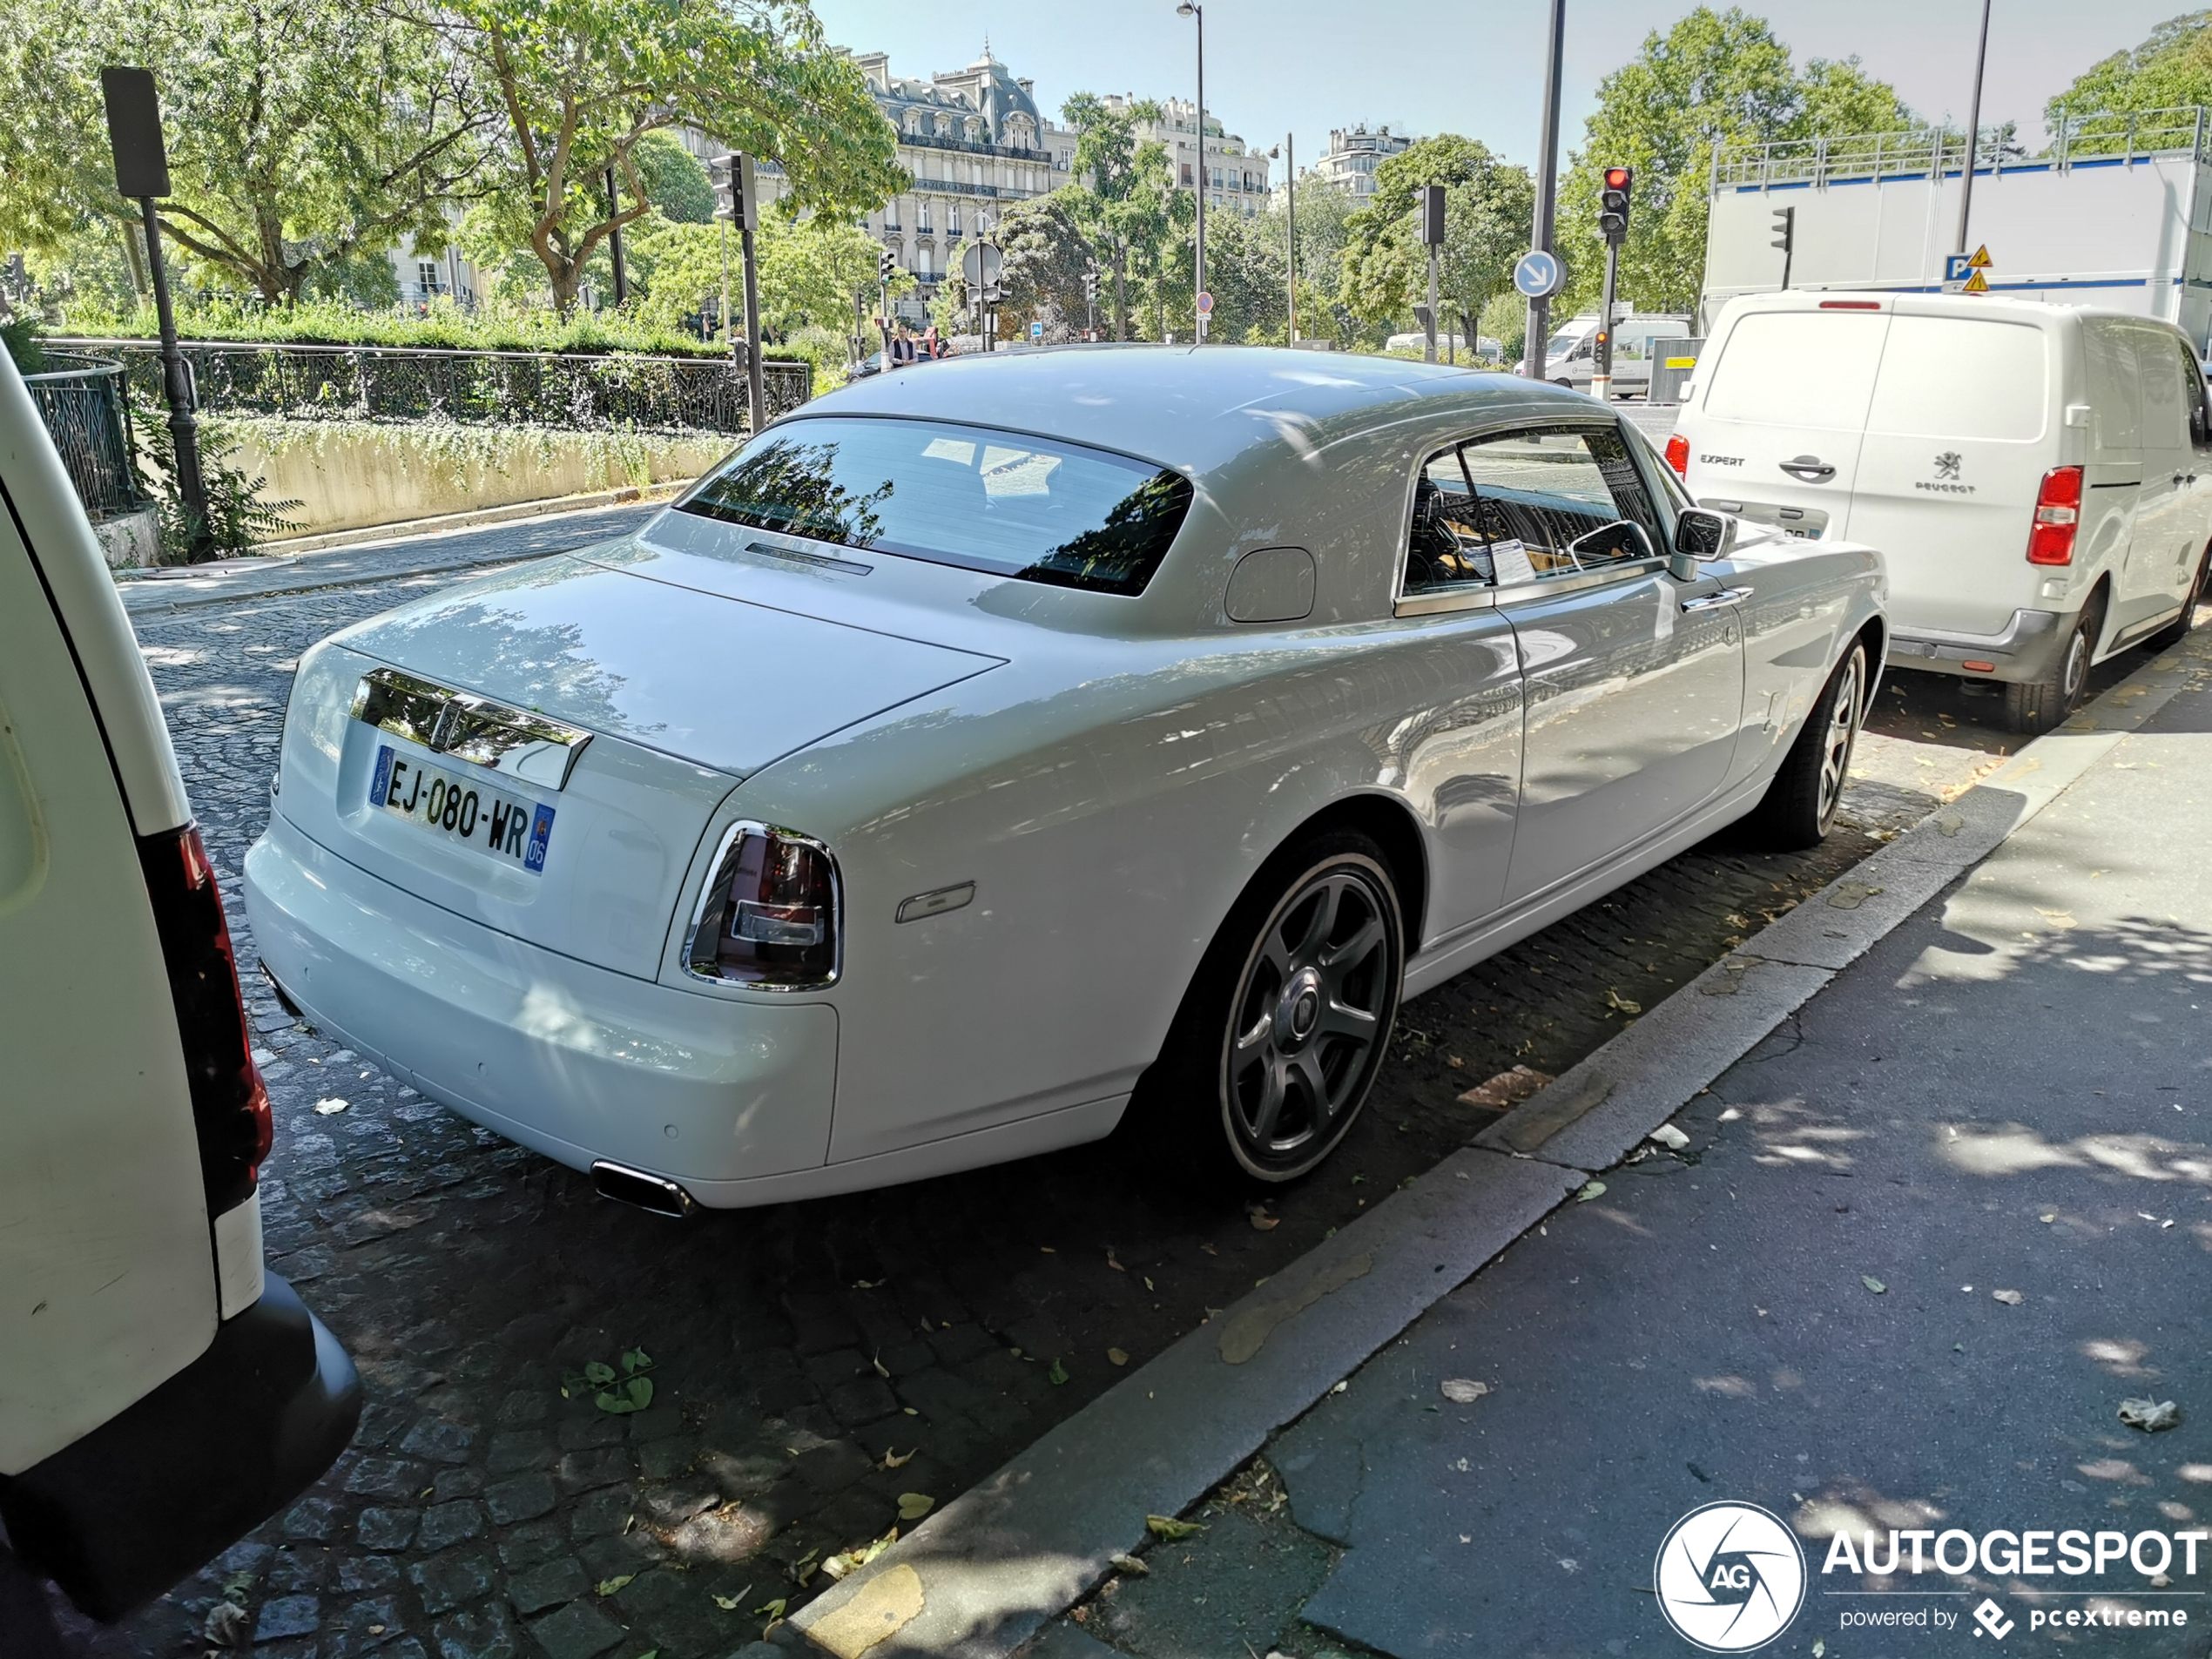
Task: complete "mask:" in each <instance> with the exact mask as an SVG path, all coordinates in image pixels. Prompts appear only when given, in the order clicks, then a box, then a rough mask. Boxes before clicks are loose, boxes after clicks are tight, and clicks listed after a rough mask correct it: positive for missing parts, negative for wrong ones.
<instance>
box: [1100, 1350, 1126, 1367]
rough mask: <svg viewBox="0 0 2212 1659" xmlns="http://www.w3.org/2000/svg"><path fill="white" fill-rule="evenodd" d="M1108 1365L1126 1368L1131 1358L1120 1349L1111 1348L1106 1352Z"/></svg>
mask: <svg viewBox="0 0 2212 1659" xmlns="http://www.w3.org/2000/svg"><path fill="white" fill-rule="evenodd" d="M1106 1363H1107V1364H1109V1365H1112V1366H1125V1365H1127V1364H1129V1356H1128V1355H1127V1354H1125V1353H1123V1352H1122V1351H1121V1350H1120V1349H1119V1348H1109V1349H1107V1350H1106Z"/></svg>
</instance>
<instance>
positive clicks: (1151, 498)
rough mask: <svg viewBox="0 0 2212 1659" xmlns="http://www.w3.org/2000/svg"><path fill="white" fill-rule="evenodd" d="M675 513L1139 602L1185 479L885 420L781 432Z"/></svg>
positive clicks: (1139, 465) (1168, 534) (803, 423)
mask: <svg viewBox="0 0 2212 1659" xmlns="http://www.w3.org/2000/svg"><path fill="white" fill-rule="evenodd" d="M677 506H678V508H679V509H682V510H683V511H685V512H689V513H698V514H701V515H703V516H706V517H709V518H719V519H725V520H727V521H729V522H730V523H736V524H745V525H750V526H752V528H754V529H764V530H780V531H783V532H786V534H789V535H792V536H806V537H809V538H810V539H812V540H814V541H818V542H827V543H831V544H832V545H833V546H837V547H853V548H866V549H869V550H873V551H875V552H880V553H894V554H898V555H900V556H904V557H907V558H914V559H927V560H929V561H930V562H931V563H936V564H956V565H960V566H961V567H963V568H965V569H968V570H990V571H995V572H996V573H998V574H1000V575H1001V576H1009V577H1019V578H1020V579H1022V581H1025V582H1046V583H1052V584H1054V585H1055V586H1058V587H1066V588H1087V589H1089V590H1093V591H1095V592H1100V593H1120V594H1134V593H1142V592H1143V590H1144V584H1145V583H1148V582H1150V580H1151V579H1152V573H1153V572H1154V571H1155V570H1158V569H1159V568H1160V561H1161V560H1162V559H1163V558H1164V557H1165V556H1167V550H1168V547H1169V544H1170V543H1172V542H1173V541H1174V540H1175V535H1176V531H1177V529H1181V528H1182V525H1183V519H1184V514H1185V513H1187V512H1188V511H1189V510H1190V481H1189V480H1187V479H1185V478H1184V477H1182V476H1181V475H1178V474H1176V473H1172V472H1169V471H1166V470H1164V469H1162V468H1159V467H1155V466H1152V465H1150V463H1148V462H1142V461H1135V460H1131V459H1130V458H1129V457H1128V456H1126V455H1112V454H1109V453H1107V452H1106V451H1104V450H1101V449H1093V448H1088V447H1086V446H1084V445H1082V444H1075V443H1064V442H1058V441H1056V440H1054V439H1049V438H1036V437H1030V436H1028V435H1024V434H1021V433H1012V432H1000V431H996V430H995V429H993V428H989V427H972V426H961V425H956V424H954V423H952V422H949V421H911V420H904V419H899V418H893V417H882V416H878V417H868V416H857V417H855V416H848V417H844V418H838V417H833V416H825V417H822V418H820V419H814V420H800V421H791V422H789V423H787V424H786V425H784V426H780V427H778V428H775V429H774V430H773V431H771V432H768V433H765V434H764V435H762V437H761V440H760V442H758V443H751V444H747V445H746V446H745V448H743V449H742V450H740V451H738V454H737V455H734V456H733V457H732V459H731V460H730V462H728V464H726V465H725V466H724V467H723V468H722V469H721V470H720V471H718V472H716V473H713V474H711V475H708V477H707V478H706V479H705V480H704V481H703V482H701V483H700V484H699V486H698V489H695V490H693V491H692V492H691V495H689V496H686V497H685V499H684V500H682V501H680V502H678V503H677Z"/></svg>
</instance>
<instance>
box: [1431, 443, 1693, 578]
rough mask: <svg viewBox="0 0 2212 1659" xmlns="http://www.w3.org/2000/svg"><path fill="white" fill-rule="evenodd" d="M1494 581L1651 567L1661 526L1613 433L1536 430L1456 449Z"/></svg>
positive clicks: (1649, 498)
mask: <svg viewBox="0 0 2212 1659" xmlns="http://www.w3.org/2000/svg"><path fill="white" fill-rule="evenodd" d="M1460 462H1461V464H1462V465H1464V466H1465V467H1466V469H1467V482H1468V483H1469V484H1470V485H1471V486H1472V487H1473V489H1474V497H1475V504H1476V515H1477V522H1478V523H1480V526H1481V528H1482V530H1483V532H1484V536H1485V543H1486V546H1487V549H1488V551H1489V554H1490V558H1491V563H1492V567H1493V569H1494V571H1495V573H1496V580H1497V581H1498V582H1499V583H1500V584H1501V585H1503V586H1508V587H1509V586H1511V585H1513V583H1515V582H1516V581H1522V582H1525V581H1529V580H1531V579H1534V578H1536V577H1551V576H1569V575H1575V574H1577V573H1580V572H1583V571H1588V570H1603V569H1604V568H1606V567H1607V566H1608V565H1614V564H1622V563H1628V562H1629V561H1632V560H1636V559H1644V558H1649V557H1651V556H1653V555H1655V554H1656V552H1657V551H1658V550H1659V519H1658V515H1657V514H1656V512H1655V511H1654V510H1653V508H1652V504H1651V497H1650V495H1649V491H1648V490H1647V489H1645V487H1644V482H1643V479H1642V477H1641V476H1640V475H1638V473H1637V471H1636V469H1635V462H1633V461H1631V460H1630V459H1629V450H1628V446H1627V444H1626V443H1624V442H1622V437H1621V434H1620V431H1619V429H1618V428H1611V427H1606V428H1552V429H1549V430H1544V429H1536V430H1531V431H1524V432H1509V433H1505V434H1502V435H1499V436H1497V437H1493V438H1481V439H1478V440H1476V441H1475V442H1472V443H1467V444H1462V445H1461V446H1460Z"/></svg>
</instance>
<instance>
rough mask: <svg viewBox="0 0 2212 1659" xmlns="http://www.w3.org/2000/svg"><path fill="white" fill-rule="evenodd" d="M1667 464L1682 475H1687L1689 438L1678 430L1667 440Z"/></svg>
mask: <svg viewBox="0 0 2212 1659" xmlns="http://www.w3.org/2000/svg"><path fill="white" fill-rule="evenodd" d="M1667 464H1668V465H1669V466H1670V467H1672V468H1673V469H1675V470H1676V472H1677V473H1679V474H1681V475H1683V477H1685V478H1687V477H1689V439H1688V438H1685V437H1684V436H1683V435H1682V434H1681V433H1679V432H1677V433H1676V434H1675V435H1674V436H1673V437H1671V438H1669V439H1668V440H1667Z"/></svg>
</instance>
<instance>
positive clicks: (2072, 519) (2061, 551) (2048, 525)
mask: <svg viewBox="0 0 2212 1659" xmlns="http://www.w3.org/2000/svg"><path fill="white" fill-rule="evenodd" d="M2080 528H2081V469H2080V468H2079V467H2054V468H2052V469H2051V470H2050V471H2048V472H2047V473H2045V474H2044V475H2043V488H2042V489H2040V490H2038V491H2036V493H2035V523H2034V527H2033V529H2030V530H2029V531H2028V533H2027V562H2028V563H2030V564H2071V563H2074V532H2075V531H2076V530H2078V529H2080Z"/></svg>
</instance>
